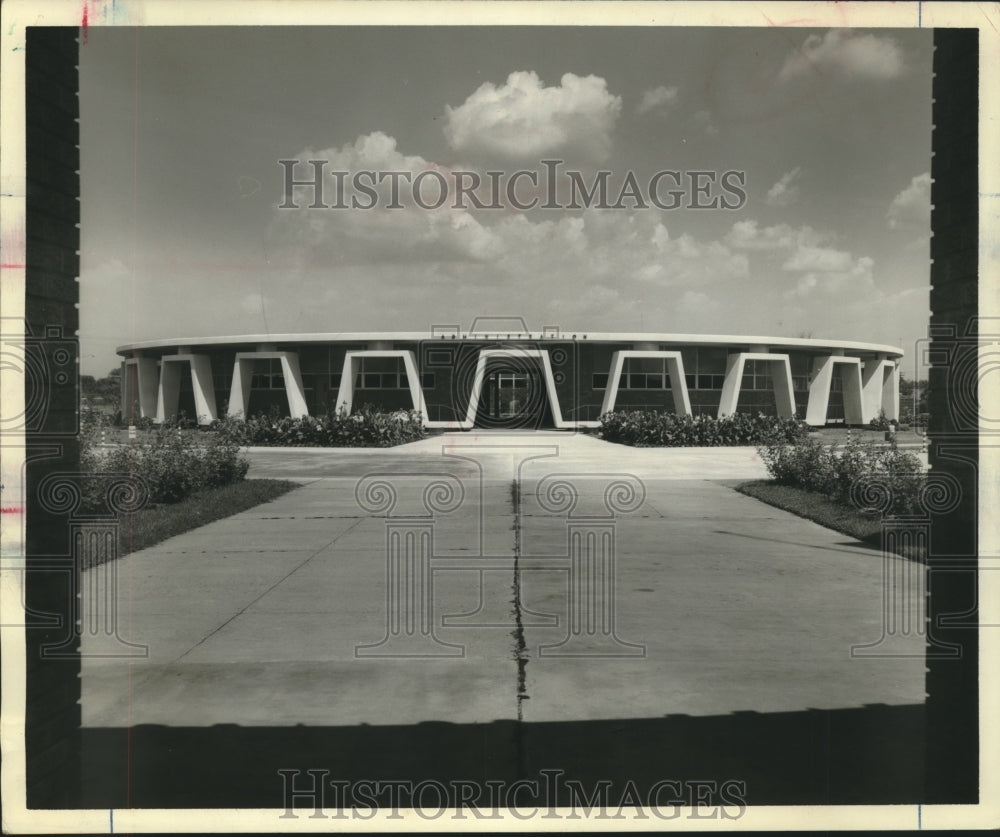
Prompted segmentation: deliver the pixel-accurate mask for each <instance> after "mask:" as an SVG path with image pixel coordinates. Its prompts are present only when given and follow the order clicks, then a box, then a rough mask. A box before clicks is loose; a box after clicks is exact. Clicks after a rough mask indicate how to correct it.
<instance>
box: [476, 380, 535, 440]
mask: <svg viewBox="0 0 1000 837" xmlns="http://www.w3.org/2000/svg"><path fill="white" fill-rule="evenodd" d="M551 425H552V417H551V413H550V410H549V405H548V394H547V393H546V391H545V384H544V382H543V381H542V376H541V375H540V374H539V372H537V371H535V370H524V369H510V368H503V367H498V368H493V369H490V370H489V371H487V373H486V377H485V379H484V380H483V389H482V393H481V395H480V399H479V410H478V412H477V414H476V426H477V427H503V428H512V427H524V428H538V427H547V426H551Z"/></svg>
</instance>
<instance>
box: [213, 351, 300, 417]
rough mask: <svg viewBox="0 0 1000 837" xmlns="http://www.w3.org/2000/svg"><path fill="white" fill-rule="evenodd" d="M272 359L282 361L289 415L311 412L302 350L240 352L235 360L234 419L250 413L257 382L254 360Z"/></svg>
mask: <svg viewBox="0 0 1000 837" xmlns="http://www.w3.org/2000/svg"><path fill="white" fill-rule="evenodd" d="M272 359H280V360H281V376H282V378H283V379H284V381H285V396H286V397H287V398H288V414H289V415H290V416H291V417H292V418H305V417H306V416H308V415H309V408H308V407H307V406H306V392H305V387H303V385H302V371H301V369H300V368H299V356H298V353H296V352H269V351H259V352H237V353H236V361H235V362H234V363H233V385H232V387H231V388H230V390H229V413H228V415H229V416H231V417H234V418H235V417H239V416H246V413H247V405H248V404H249V403H250V389H251V385H252V383H253V365H254V361H257V360H272Z"/></svg>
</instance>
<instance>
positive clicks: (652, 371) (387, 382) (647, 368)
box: [181, 358, 843, 392]
mask: <svg viewBox="0 0 1000 837" xmlns="http://www.w3.org/2000/svg"><path fill="white" fill-rule="evenodd" d="M366 360H378V361H380V362H379V363H378V364H377V366H376V364H375V363H369V364H367V366H368V368H367V369H366V364H365V361H366ZM387 360H389V363H388V364H387V363H386V361H387ZM257 363H258V367H257V368H258V369H259V370H261V371H259V372H258V373H257V374H255V375H253V376H252V378H251V384H250V386H251V388H252V389H255V390H284V388H285V377H284V375H283V374H282V370H281V360H280V359H278V358H269V359H267V360H263V361H258V362H257ZM372 366H376V368H378V367H381V369H385V368H387V366H388V367H389V368H391V367H392V366H395V367H396V368H395V370H394V371H370V370H371V367H372ZM768 366H769V364H766V363H763V362H755V361H750V362H748V363H747V364H746V366H745V369H744V374H743V382H742V389H743V390H747V391H771V389H772V388H773V382H772V378H771V375H769V374H767V370H768ZM262 367H263V368H262ZM319 377H321V376H320V375H318V374H313V373H305V374H303V375H302V383H303V386H304V388H305V389H306V390H312V389H315V386H316V379H318V378H319ZM608 379H609V375H608V373H603V372H596V373H594V375H593V379H592V386H593V388H594V389H596V390H599V389H606V388H607V386H608ZM684 380H685V383H686V384H687V388H688V390H721V389H722V387H723V383H724V381H725V376H724V375H718V374H715V375H704V374H688V375H685V376H684ZM340 381H341V373H339V372H335V373H332V374H331V375H330V376H329V386H330V389H332V390H337V389H339V388H340ZM214 383H215V386H216V389H220V390H224V389H226V388H227V385H226V384H225V382H224V381H223V379H222V378H220V377H216V378H215V380H214ZM181 385H182V388H185V389H189V388H190V382H189V381H188V379H187V377H186V376H185V377H184V378H182V380H181ZM185 385H186V386H185ZM420 385H421V387H422V388H423V389H434V385H435V379H434V373H433V372H425V373H423V374H422V375H421V376H420ZM354 388H355V389H366V390H367V389H408V388H409V379H408V378H407V375H406V372H405V367H404V366H403V362H402V359H401V358H392V359H385V358H378V359H368V358H362V359H361V363H360V371H359V372H358V374H357V377H356V378H355V379H354ZM792 388H793V390H794V391H795V392H807V391H808V390H809V376H807V375H794V376H792ZM619 389H623V390H640V389H645V390H650V389H652V390H668V389H670V374H669V373H668V372H667V371H666V363H665V358H628V359H626V362H625V367H624V370H623V372H622V377H621V382H620V385H619ZM830 389H831V391H832V392H841V391H842V390H843V386H842V382H841V379H840V376H838V375H834V376H833V379H832V381H831V386H830Z"/></svg>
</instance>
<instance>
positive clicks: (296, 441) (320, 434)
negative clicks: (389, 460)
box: [213, 406, 425, 448]
mask: <svg viewBox="0 0 1000 837" xmlns="http://www.w3.org/2000/svg"><path fill="white" fill-rule="evenodd" d="M213 426H214V427H215V429H216V430H217V431H218V433H219V436H220V438H223V439H227V440H229V441H231V442H233V443H235V444H237V445H260V446H292V447H352V448H360V447H369V448H370V447H379V448H384V447H391V446H393V445H401V444H404V443H406V442H413V441H415V440H417V439H421V438H423V437H424V435H425V431H424V427H423V423H422V422H421V419H420V413H418V412H416V411H415V410H396V411H394V412H385V411H383V410H379V409H378V408H376V407H371V406H363V407H361V408H360V409H358V411H357V412H355V413H352V414H351V415H348V414H347V413H346V412H344V411H340V412H338V413H334V412H332V411H331V412H328V413H326V414H325V415H322V416H307V417H305V418H289V417H288V416H285V417H283V418H281V417H279V416H278V414H277V411H276V410H274V411H272V412H271V413H270V414H269V415H264V414H263V413H258V414H256V415H253V416H250V417H249V418H246V419H243V418H226V419H223V420H222V421H219V422H217V423H216V424H215V425H213Z"/></svg>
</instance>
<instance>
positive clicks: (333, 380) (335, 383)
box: [330, 372, 341, 389]
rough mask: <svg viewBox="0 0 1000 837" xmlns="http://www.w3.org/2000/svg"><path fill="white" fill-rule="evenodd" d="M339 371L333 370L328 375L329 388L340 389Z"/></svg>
mask: <svg viewBox="0 0 1000 837" xmlns="http://www.w3.org/2000/svg"><path fill="white" fill-rule="evenodd" d="M340 379H341V374H340V372H334V373H333V374H331V375H330V389H340Z"/></svg>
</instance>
